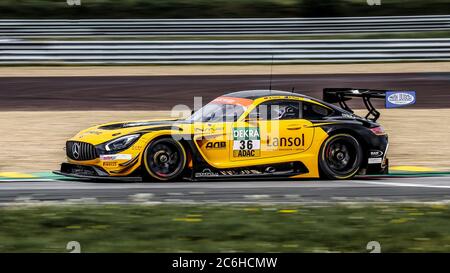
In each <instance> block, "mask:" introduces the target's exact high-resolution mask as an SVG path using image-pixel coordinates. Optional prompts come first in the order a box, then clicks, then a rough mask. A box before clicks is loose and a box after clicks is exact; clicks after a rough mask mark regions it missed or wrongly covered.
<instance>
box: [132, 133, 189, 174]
mask: <svg viewBox="0 0 450 273" xmlns="http://www.w3.org/2000/svg"><path fill="white" fill-rule="evenodd" d="M164 138H170V139H172V140H175V141H177V142H178V143H180V145H181V147H182V148H183V150H184V153H185V156H186V162H185V165H184V168H183V172H185V171H186V167H187V166H188V163H189V159H190V158H191V157H192V151H191V148H190V147H189V144H188V143H187V141H186V139H185V138H183V137H182V138H181V139H176V138H174V137H173V136H172V135H171V134H160V135H157V136H155V137H154V138H151V139H150V140H149V141H148V142H147V143H146V145H145V148H144V150H142V153H141V166H140V169H141V174H142V175H145V172H147V171H146V170H145V168H146V166H145V162H144V161H145V155H146V152H145V151H146V150H147V148H148V147H149V146H150V145H151V144H152V143H154V142H155V141H157V140H160V139H164Z"/></svg>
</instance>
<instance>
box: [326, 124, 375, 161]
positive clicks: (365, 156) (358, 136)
mask: <svg viewBox="0 0 450 273" xmlns="http://www.w3.org/2000/svg"><path fill="white" fill-rule="evenodd" d="M327 133H328V138H329V137H331V136H333V135H337V134H348V135H351V136H352V137H354V138H355V139H356V140H357V141H358V143H359V144H360V145H361V148H362V150H363V158H362V159H363V160H362V161H361V168H367V160H368V154H367V151H368V149H369V143H368V142H367V141H366V140H365V139H364V137H363V135H362V134H361V133H360V132H358V131H357V130H355V129H352V128H331V130H329V131H328V132H327ZM328 138H327V139H328ZM324 143H325V141H324ZM324 143H322V145H323V144H324Z"/></svg>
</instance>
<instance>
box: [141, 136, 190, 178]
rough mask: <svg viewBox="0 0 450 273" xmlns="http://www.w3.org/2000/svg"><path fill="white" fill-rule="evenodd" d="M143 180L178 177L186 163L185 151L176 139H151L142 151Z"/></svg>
mask: <svg viewBox="0 0 450 273" xmlns="http://www.w3.org/2000/svg"><path fill="white" fill-rule="evenodd" d="M143 163H144V168H145V171H144V175H143V177H144V180H147V179H148V178H153V180H155V179H156V180H157V181H171V180H175V179H177V178H180V176H181V174H182V172H183V170H184V167H185V165H186V151H185V150H184V148H183V145H181V144H180V143H179V142H178V141H176V140H174V139H171V138H161V139H157V140H155V141H152V142H151V143H150V144H149V145H148V146H147V148H146V149H145V151H144V155H143Z"/></svg>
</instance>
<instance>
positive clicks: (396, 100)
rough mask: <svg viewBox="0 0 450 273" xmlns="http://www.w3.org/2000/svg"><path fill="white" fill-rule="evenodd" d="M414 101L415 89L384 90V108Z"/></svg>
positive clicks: (410, 103)
mask: <svg viewBox="0 0 450 273" xmlns="http://www.w3.org/2000/svg"><path fill="white" fill-rule="evenodd" d="M415 103H416V91H388V92H386V108H397V107H402V106H407V105H412V104H415Z"/></svg>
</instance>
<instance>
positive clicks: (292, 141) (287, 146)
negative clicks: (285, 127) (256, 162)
mask: <svg viewBox="0 0 450 273" xmlns="http://www.w3.org/2000/svg"><path fill="white" fill-rule="evenodd" d="M266 142H267V149H268V150H280V151H282V150H304V149H305V134H301V135H299V136H298V137H279V138H278V137H274V138H272V139H271V138H269V137H268V138H267V141H266Z"/></svg>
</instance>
